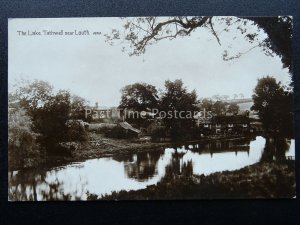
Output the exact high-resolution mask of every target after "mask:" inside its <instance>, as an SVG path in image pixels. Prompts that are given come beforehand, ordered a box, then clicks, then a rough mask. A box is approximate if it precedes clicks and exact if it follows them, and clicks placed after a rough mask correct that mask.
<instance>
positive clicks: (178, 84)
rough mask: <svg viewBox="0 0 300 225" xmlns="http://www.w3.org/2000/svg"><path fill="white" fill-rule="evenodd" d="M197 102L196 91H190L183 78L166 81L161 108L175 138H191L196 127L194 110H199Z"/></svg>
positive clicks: (165, 121)
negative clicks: (184, 84)
mask: <svg viewBox="0 0 300 225" xmlns="http://www.w3.org/2000/svg"><path fill="white" fill-rule="evenodd" d="M197 103H198V102H197V94H196V91H195V90H193V91H192V92H188V90H187V88H186V87H184V86H183V82H182V80H175V81H170V80H167V81H166V82H165V92H164V93H163V95H162V97H161V103H160V110H161V112H162V113H161V116H162V114H163V117H164V118H163V121H164V123H165V125H166V127H167V128H168V129H170V132H171V137H172V138H173V139H175V140H179V139H187V138H190V136H191V133H192V132H191V131H192V128H193V127H195V118H194V112H195V111H197V106H196V104H197Z"/></svg>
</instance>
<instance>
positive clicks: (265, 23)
mask: <svg viewBox="0 0 300 225" xmlns="http://www.w3.org/2000/svg"><path fill="white" fill-rule="evenodd" d="M124 20H126V21H125V22H124V30H117V29H113V30H112V32H111V33H110V34H106V35H105V36H106V38H107V41H108V42H109V43H110V44H113V43H114V42H115V41H119V40H120V39H121V41H123V42H124V41H126V42H128V43H129V45H130V49H131V51H130V53H129V55H141V54H143V53H145V51H146V47H147V46H149V45H152V44H155V43H157V42H159V41H161V40H163V39H169V40H173V39H175V38H178V37H185V36H189V35H190V34H191V33H192V32H193V31H195V30H196V29H200V28H202V29H206V30H207V31H208V32H210V33H211V34H212V35H213V36H214V37H215V39H216V41H217V43H218V44H219V45H221V44H222V37H221V33H222V32H229V31H230V30H231V29H234V31H235V33H239V34H240V35H241V36H242V37H243V39H244V40H245V41H246V42H249V43H251V44H252V47H251V48H250V49H249V50H248V51H246V52H238V53H236V54H233V55H230V53H228V50H225V51H224V53H223V59H224V60H226V61H227V60H232V59H236V58H239V57H241V56H242V55H244V54H246V53H248V52H249V51H251V50H252V49H254V48H256V47H259V48H261V49H262V50H263V52H264V53H265V54H266V55H268V56H273V55H274V54H277V55H279V56H280V57H281V60H282V63H283V66H284V67H288V68H289V70H290V71H291V65H292V18H291V17H288V16H279V17H247V18H246V17H244V18H242V17H232V16H231V17H209V16H197V17H165V18H160V17H135V18H124ZM216 27H218V28H220V29H218V30H216ZM261 29H262V30H263V31H264V32H265V33H266V34H267V37H266V38H261V37H259V36H260V35H259V32H260V30H261ZM123 34H124V36H123ZM235 39H236V37H233V39H232V42H233V43H234V42H236V40H235ZM229 48H230V47H229ZM229 48H228V49H229ZM125 50H126V48H125V47H124V48H123V51H125Z"/></svg>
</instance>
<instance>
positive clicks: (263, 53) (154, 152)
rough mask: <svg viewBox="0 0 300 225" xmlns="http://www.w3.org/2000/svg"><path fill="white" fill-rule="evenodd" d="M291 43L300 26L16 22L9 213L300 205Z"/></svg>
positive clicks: (140, 20) (230, 21)
mask: <svg viewBox="0 0 300 225" xmlns="http://www.w3.org/2000/svg"><path fill="white" fill-rule="evenodd" d="M292 41H293V18H292V17H291V16H272V17H247V16H245V17H235V16H177V17H155V16H153V17H77V18H75V17H74V18H10V19H8V201H12V202H15V201H97V200H100V201H103V200H104V201H107V200H110V201H111V200H112V201H116V200H186V199H192V200H201V199H282V198H284V199H292V198H296V177H295V125H294V82H293V80H294V79H293V76H294V73H293V57H292V55H293V47H292ZM5 114H6V113H5ZM5 191H6V189H5Z"/></svg>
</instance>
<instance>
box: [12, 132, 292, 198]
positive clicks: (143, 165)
mask: <svg viewBox="0 0 300 225" xmlns="http://www.w3.org/2000/svg"><path fill="white" fill-rule="evenodd" d="M294 150H295V149H294V140H292V141H291V140H287V139H276V140H275V139H271V138H267V139H265V138H263V137H256V139H254V140H250V139H237V140H221V141H216V140H211V141H203V142H198V143H193V144H184V145H180V146H176V147H174V148H166V149H161V148H160V149H153V150H151V151H148V152H139V153H133V154H127V155H119V156H113V157H110V158H99V159H91V160H87V161H85V162H81V163H77V164H70V165H66V166H62V167H55V168H48V169H43V170H41V169H39V170H37V169H28V170H21V171H14V172H10V173H9V187H8V197H9V200H12V201H18V200H20V201H27V200H29V201H36V200H38V201H48V200H85V199H86V197H87V192H89V193H95V194H97V195H99V196H101V195H104V194H110V193H111V192H112V191H121V190H127V191H128V190H139V189H144V188H146V187H147V186H148V185H155V184H157V183H158V182H160V181H169V180H172V179H174V178H176V177H178V176H179V177H181V176H184V177H189V176H191V175H193V174H197V175H208V174H211V173H214V172H220V171H224V170H229V171H230V170H231V171H232V170H237V169H240V168H243V167H245V166H248V165H252V164H254V163H257V162H265V161H273V160H276V161H281V160H284V159H285V157H286V155H291V154H292V155H294Z"/></svg>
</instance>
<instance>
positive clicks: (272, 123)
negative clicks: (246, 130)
mask: <svg viewBox="0 0 300 225" xmlns="http://www.w3.org/2000/svg"><path fill="white" fill-rule="evenodd" d="M252 99H253V102H254V105H253V106H252V107H251V110H256V111H258V115H259V117H260V119H261V121H262V123H263V126H264V128H265V130H266V131H267V132H268V133H269V134H272V135H281V136H291V135H293V130H294V109H293V92H291V91H289V90H287V89H286V88H285V87H284V86H283V85H281V83H280V82H277V81H276V79H275V78H273V77H270V76H267V77H263V78H261V79H259V80H258V82H257V85H256V87H255V89H254V94H253V95H252Z"/></svg>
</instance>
